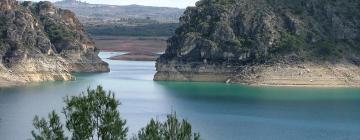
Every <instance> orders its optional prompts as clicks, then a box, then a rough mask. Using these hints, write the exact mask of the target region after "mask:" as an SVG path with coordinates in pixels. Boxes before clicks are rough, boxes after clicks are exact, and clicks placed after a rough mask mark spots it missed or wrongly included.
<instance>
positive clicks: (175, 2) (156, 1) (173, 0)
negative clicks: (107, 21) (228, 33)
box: [33, 0, 198, 8]
mask: <svg viewBox="0 0 360 140" xmlns="http://www.w3.org/2000/svg"><path fill="white" fill-rule="evenodd" d="M33 1H44V0H33ZM47 1H51V2H55V1H59V0H47ZM81 1H86V2H88V3H94V4H112V5H130V4H138V5H147V6H161V7H178V8H185V7H187V6H194V5H195V2H196V1H198V0H81Z"/></svg>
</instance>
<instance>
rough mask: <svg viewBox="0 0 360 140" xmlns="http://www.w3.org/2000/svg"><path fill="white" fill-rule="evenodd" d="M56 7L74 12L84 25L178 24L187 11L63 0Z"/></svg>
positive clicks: (56, 3)
mask: <svg viewBox="0 0 360 140" xmlns="http://www.w3.org/2000/svg"><path fill="white" fill-rule="evenodd" d="M55 5H56V6H57V7H59V8H62V9H68V10H71V11H73V12H74V13H76V15H77V17H78V18H79V19H80V21H81V22H82V23H84V24H90V23H92V24H102V23H118V24H132V23H139V22H150V21H156V22H159V23H177V22H178V20H179V17H180V16H181V15H182V14H183V12H184V10H185V9H179V8H168V7H152V6H141V5H128V6H117V5H104V4H89V3H86V2H80V1H76V0H63V1H59V2H55ZM143 20H145V21H143Z"/></svg>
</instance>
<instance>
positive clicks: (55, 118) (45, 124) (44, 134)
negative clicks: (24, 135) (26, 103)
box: [31, 111, 67, 140]
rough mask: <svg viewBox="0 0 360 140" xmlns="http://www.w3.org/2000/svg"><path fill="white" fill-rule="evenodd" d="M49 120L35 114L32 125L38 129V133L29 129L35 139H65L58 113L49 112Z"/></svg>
mask: <svg viewBox="0 0 360 140" xmlns="http://www.w3.org/2000/svg"><path fill="white" fill-rule="evenodd" d="M48 117H49V120H48V121H47V120H46V119H45V118H41V119H40V118H39V116H35V118H34V123H33V125H34V127H35V128H36V129H37V130H38V133H36V132H35V131H31V134H32V136H33V137H34V139H35V140H67V138H66V137H65V135H64V131H63V125H62V124H61V122H60V117H59V115H57V114H56V112H55V111H52V112H51V113H50V114H49V116H48Z"/></svg>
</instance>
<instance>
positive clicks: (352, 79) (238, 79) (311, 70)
mask: <svg viewBox="0 0 360 140" xmlns="http://www.w3.org/2000/svg"><path fill="white" fill-rule="evenodd" d="M154 81H184V82H186V81H188V82H218V83H228V84H230V83H231V84H241V85H248V86H255V87H320V88H321V87H325V88H331V87H334V88H352V87H353V88H360V68H359V67H358V66H355V65H353V64H334V65H332V64H324V65H316V64H311V63H305V64H299V65H280V64H279V65H273V66H264V65H258V66H247V67H243V68H241V69H236V68H234V69H232V68H231V67H230V68H229V67H222V66H216V65H197V66H195V67H194V65H193V64H182V65H181V64H180V65H177V64H159V63H158V64H157V73H156V74H155V76H154Z"/></svg>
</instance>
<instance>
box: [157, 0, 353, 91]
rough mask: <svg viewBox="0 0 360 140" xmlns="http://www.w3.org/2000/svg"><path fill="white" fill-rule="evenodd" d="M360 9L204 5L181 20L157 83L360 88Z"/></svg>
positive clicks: (237, 0)
mask: <svg viewBox="0 0 360 140" xmlns="http://www.w3.org/2000/svg"><path fill="white" fill-rule="evenodd" d="M359 6H360V1H353V0H332V1H327V0H297V1H293V0H271V1H269V0H228V1H219V0H201V1H199V2H197V3H196V7H189V8H188V9H187V10H186V11H185V13H184V15H183V16H182V17H181V18H180V22H181V26H180V27H179V28H178V29H177V30H176V35H174V36H173V37H172V38H170V39H169V40H168V48H167V50H166V53H165V54H164V55H162V56H161V57H160V58H159V59H158V60H157V64H156V67H157V71H158V72H157V74H156V75H155V78H154V79H155V80H180V81H216V82H234V83H247V84H251V85H304V86H311V85H314V86H316V85H319V83H321V82H316V81H315V79H317V80H318V81H325V80H330V79H332V80H330V81H332V83H336V84H326V82H325V83H324V84H323V85H322V86H324V85H331V86H335V85H338V86H360V78H359V76H360V68H359V64H360V63H359V62H360V57H359V54H360V47H359V44H360V14H359V13H360V9H359V8H358V7H359ZM278 66H281V67H280V70H274V69H278ZM304 66H305V67H307V69H309V70H310V71H309V72H307V74H309V75H308V77H307V76H304V75H303V74H304V73H303V72H302V71H304V69H302V67H304ZM339 69H341V70H340V71H339ZM321 72H324V74H318V73H321ZM283 73H285V74H283ZM296 73H297V74H296ZM299 73H300V76H299ZM339 73H342V74H339ZM349 75H351V76H349ZM279 77H283V78H279ZM325 77H327V78H325ZM349 78H350V79H351V80H349ZM274 79H286V80H285V81H286V82H284V81H281V80H274ZM269 81H273V82H269ZM291 81H302V82H291ZM349 81H352V82H350V83H349Z"/></svg>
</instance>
